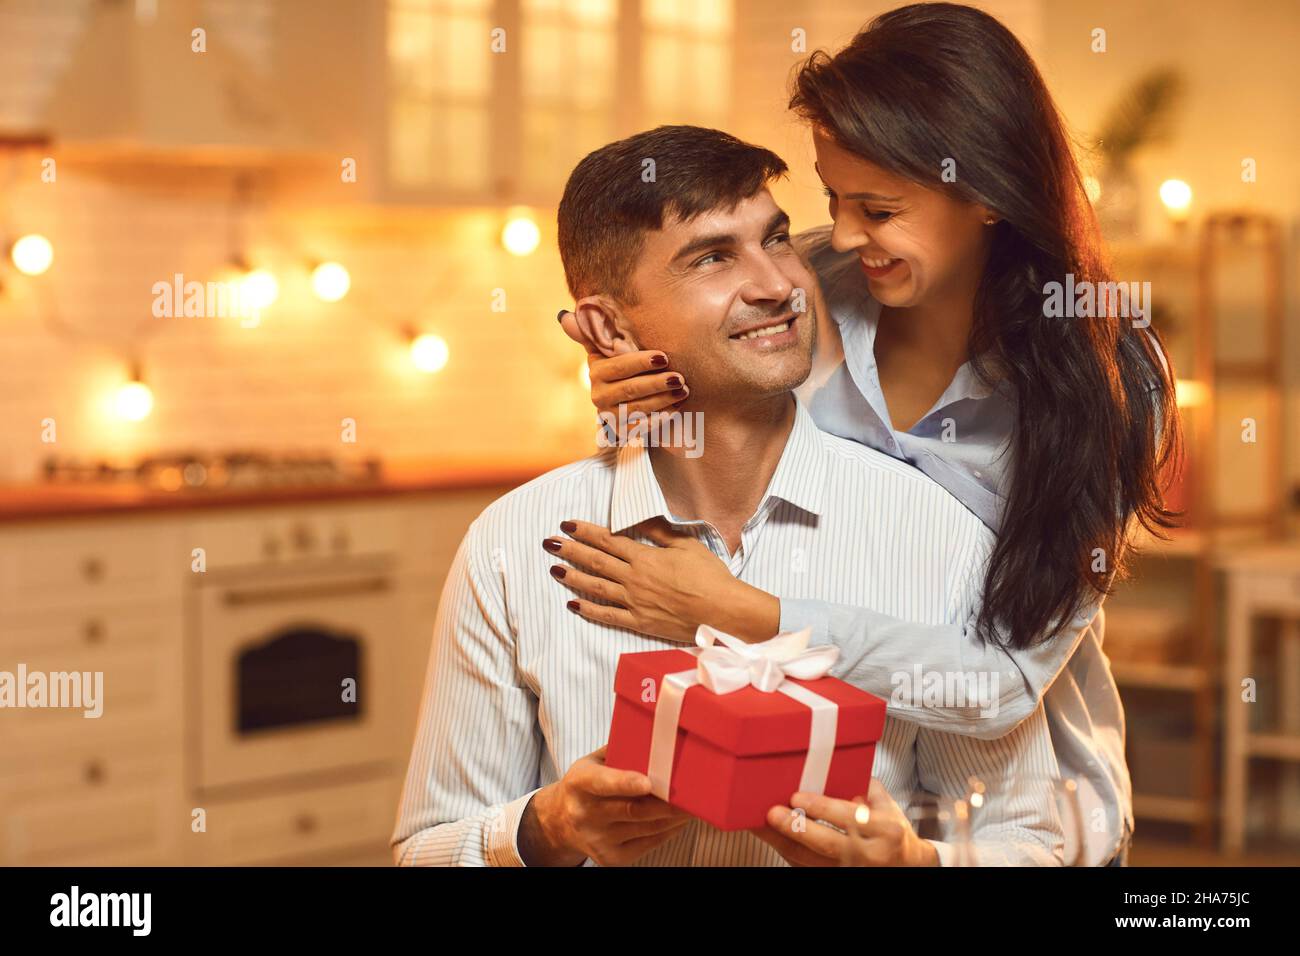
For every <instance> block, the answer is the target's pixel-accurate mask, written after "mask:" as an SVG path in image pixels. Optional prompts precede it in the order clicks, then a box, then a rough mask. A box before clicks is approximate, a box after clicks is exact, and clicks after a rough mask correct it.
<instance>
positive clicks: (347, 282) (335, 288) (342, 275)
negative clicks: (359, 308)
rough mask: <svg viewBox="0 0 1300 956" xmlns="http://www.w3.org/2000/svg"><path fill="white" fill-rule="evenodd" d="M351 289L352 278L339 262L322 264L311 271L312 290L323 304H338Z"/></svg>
mask: <svg viewBox="0 0 1300 956" xmlns="http://www.w3.org/2000/svg"><path fill="white" fill-rule="evenodd" d="M350 288H352V277H351V276H350V275H348V270H347V269H345V268H344V267H343V266H342V265H340V264H339V263H337V262H322V263H320V264H319V265H317V266H316V268H314V269H312V271H311V289H312V291H313V292H314V293H316V298H318V299H320V300H321V301H322V302H337V301H339V299H341V298H343V297H344V296H345V295H347V294H348V289H350Z"/></svg>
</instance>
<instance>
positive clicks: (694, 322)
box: [624, 189, 815, 403]
mask: <svg viewBox="0 0 1300 956" xmlns="http://www.w3.org/2000/svg"><path fill="white" fill-rule="evenodd" d="M789 229H790V219H789V217H788V216H787V215H786V214H785V213H784V212H782V211H781V209H780V208H779V207H778V206H777V204H776V202H775V201H774V200H773V199H772V196H771V194H770V193H769V192H768V191H767V190H766V189H762V190H760V191H759V192H758V193H756V194H755V195H754V196H751V197H750V198H749V199H746V200H743V201H742V202H741V203H740V204H739V205H737V206H736V208H735V209H733V210H731V211H724V210H713V211H710V212H706V213H703V214H701V215H700V216H697V217H696V218H695V219H692V220H691V221H690V222H682V221H680V220H679V219H677V218H676V217H673V218H671V219H669V220H668V221H666V222H665V223H664V227H663V228H662V229H660V230H657V231H654V232H649V233H646V236H645V243H644V246H643V248H642V252H641V256H640V258H639V259H638V261H637V265H636V268H635V269H634V270H633V272H632V276H631V285H632V289H633V291H634V292H635V294H636V296H637V304H636V305H634V306H630V307H627V308H625V309H624V316H625V319H626V323H627V325H628V326H629V331H631V332H632V335H633V338H634V339H635V340H636V342H637V343H638V345H639V346H640V347H641V348H653V349H660V350H662V351H663V352H665V353H666V354H667V355H668V357H669V361H670V363H671V365H672V368H673V369H675V370H678V371H680V372H682V373H683V374H684V376H685V378H686V381H687V382H688V383H689V385H690V390H691V399H692V401H693V402H694V403H699V402H701V401H709V400H713V399H718V398H721V399H724V400H730V399H732V398H739V397H745V396H749V397H764V396H768V395H773V394H779V393H781V392H788V391H790V390H791V389H793V388H794V387H795V386H796V385H798V384H799V383H800V382H802V381H803V380H804V379H805V378H807V377H808V373H809V371H810V369H811V363H812V346H813V329H814V326H815V322H814V320H813V318H812V301H813V282H814V281H815V280H814V278H813V276H812V274H811V273H810V272H809V271H808V269H807V268H806V267H805V266H804V263H803V261H802V260H801V259H800V258H799V256H798V255H797V254H796V253H795V251H794V248H793V247H792V246H791V244H790V233H789ZM796 290H802V295H801V296H798V297H797V296H796ZM800 298H801V299H802V304H800V303H799V301H798V300H799V299H800ZM796 306H797V307H799V308H800V309H801V311H799V312H795V311H794V310H795V308H796Z"/></svg>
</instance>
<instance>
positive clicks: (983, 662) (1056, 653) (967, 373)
mask: <svg viewBox="0 0 1300 956" xmlns="http://www.w3.org/2000/svg"><path fill="white" fill-rule="evenodd" d="M796 243H797V244H798V246H799V248H800V251H801V252H802V253H803V254H804V256H805V257H806V258H807V259H808V261H809V263H810V264H811V265H812V267H813V269H814V270H815V271H816V273H817V277H818V280H819V282H820V284H821V288H822V293H823V298H824V301H825V302H826V306H827V308H828V309H829V311H830V314H831V317H832V318H833V319H834V321H835V323H836V325H837V326H838V327H839V331H840V336H841V338H842V340H843V344H844V361H843V363H842V364H841V365H840V366H839V367H838V368H837V369H836V370H835V371H834V372H833V373H832V374H831V376H830V377H829V378H828V379H826V381H825V382H824V383H823V384H822V385H821V386H820V387H819V388H817V390H816V391H815V392H813V393H812V394H811V396H810V397H809V409H810V411H811V413H812V415H813V418H814V420H816V422H817V425H818V427H820V428H822V429H824V430H826V431H828V432H830V433H832V434H834V435H838V436H840V437H842V438H848V439H850V440H852V441H855V442H859V443H861V444H864V445H868V446H870V447H872V448H875V449H877V450H878V451H882V452H884V453H885V454H887V455H889V456H891V457H893V458H895V459H897V460H899V461H901V462H905V463H907V464H908V465H911V466H912V467H914V468H916V469H918V470H919V471H921V472H923V473H924V474H926V475H928V476H929V477H930V478H932V479H933V480H934V481H935V482H937V483H938V484H940V485H942V486H943V487H944V488H946V489H948V491H949V492H951V493H952V495H953V496H954V497H956V498H957V499H958V500H959V501H961V502H962V503H963V504H964V505H965V506H966V507H967V508H969V509H970V511H971V512H972V513H973V514H975V515H976V516H977V517H978V518H979V519H980V520H981V521H982V522H983V523H984V524H985V525H986V526H987V527H989V528H990V529H992V530H993V531H995V532H996V531H997V530H998V529H999V527H1000V524H1001V514H1002V509H1003V507H1004V505H1005V501H1006V498H1005V493H1004V489H1005V488H1006V485H1007V482H1008V477H1007V476H1008V466H1009V461H1010V456H1011V455H1012V454H1013V452H1014V447H1013V443H1012V441H1011V439H1012V435H1013V431H1014V426H1015V421H1016V408H1015V398H1014V394H1012V392H1011V390H1010V388H1009V387H1008V386H1006V385H1005V384H1002V383H999V385H998V386H997V387H993V388H990V387H989V386H987V385H985V384H984V383H983V382H981V381H980V380H979V378H978V377H977V376H976V375H975V373H974V371H973V370H972V369H971V367H970V364H969V363H966V364H963V365H962V366H961V368H960V369H958V371H957V374H956V375H955V376H954V378H953V381H952V383H951V384H950V385H949V386H948V388H947V389H946V390H945V391H944V393H943V395H942V396H941V397H940V398H939V400H938V401H937V402H936V403H935V405H934V407H933V408H932V409H931V410H930V411H929V412H927V413H926V414H925V415H924V416H923V417H922V418H921V419H920V421H918V422H917V423H916V424H915V425H913V426H912V427H911V428H910V429H908V430H907V431H902V432H900V431H898V430H896V429H895V428H894V427H893V424H892V422H891V421H890V418H889V409H888V407H887V406H886V404H885V400H884V395H883V393H882V391H881V387H880V376H879V373H878V371H877V368H876V358H875V336H876V326H877V323H878V321H879V318H880V303H879V302H878V301H877V300H876V299H874V298H873V297H872V295H871V293H870V290H869V287H868V284H867V278H866V276H865V275H864V274H863V272H862V270H861V268H860V267H859V260H858V257H857V255H856V254H855V253H853V252H847V253H837V252H835V250H833V249H832V248H831V246H830V227H829V226H822V227H819V228H817V229H810V230H808V231H806V232H804V233H802V234H800V235H799V236H797V237H796ZM777 596H778V597H779V598H781V630H783V631H791V630H798V629H800V628H802V627H805V626H808V627H811V628H812V629H813V642H814V643H834V644H836V645H838V646H839V647H840V651H841V655H840V660H839V663H837V664H836V666H835V668H834V669H833V670H832V672H831V673H832V674H834V675H835V676H837V677H840V678H842V679H844V680H847V681H850V682H851V683H854V684H856V685H858V686H859V687H861V688H863V689H864V690H866V691H868V692H869V693H874V694H882V695H883V694H884V693H885V692H886V691H887V690H888V688H889V682H890V680H891V679H892V676H893V675H895V674H897V673H898V672H899V670H900V669H901V668H907V667H912V666H913V664H914V663H920V664H921V665H922V666H924V667H925V669H927V670H930V671H935V672H968V671H972V670H976V671H1001V672H1003V674H1004V679H1003V680H1002V682H1001V687H1002V690H1003V700H1002V701H1001V705H1000V707H999V708H998V710H997V713H996V715H993V716H988V715H985V716H981V715H980V714H977V713H974V712H973V711H970V710H967V711H962V710H960V709H953V708H943V707H935V708H925V709H921V710H912V711H909V712H908V713H907V714H905V715H900V716H905V719H909V720H918V721H920V722H921V723H922V724H923V725H925V726H929V727H933V728H935V729H939V730H945V731H953V730H956V729H958V727H957V726H956V725H957V724H959V723H967V724H972V723H973V724H974V726H973V727H969V726H968V728H967V729H968V730H971V731H973V732H974V733H976V734H977V735H979V736H980V737H984V738H987V739H992V738H996V737H999V736H1001V735H1002V734H1005V733H1007V732H1009V731H1010V730H1011V729H1012V728H1014V727H1015V726H1016V724H1017V722H1018V721H1019V720H1020V719H1021V718H1023V717H1025V716H1028V715H1030V714H1032V713H1034V711H1035V709H1036V707H1037V705H1038V703H1039V702H1040V700H1041V702H1042V703H1043V705H1044V707H1045V709H1046V713H1047V719H1048V725H1049V727H1050V729H1051V733H1052V741H1053V746H1054V747H1055V750H1056V756H1057V762H1058V764H1059V765H1060V768H1061V773H1062V774H1063V775H1065V776H1067V777H1073V778H1075V779H1076V781H1077V782H1078V784H1079V793H1080V802H1081V804H1082V806H1083V813H1084V821H1085V839H1086V841H1087V844H1086V848H1085V854H1084V860H1083V862H1085V863H1089V864H1093V865H1097V864H1101V863H1105V862H1106V861H1108V860H1109V859H1110V858H1111V857H1112V856H1113V855H1114V854H1115V853H1116V851H1117V850H1118V849H1119V848H1120V846H1121V845H1122V844H1123V842H1124V840H1125V839H1126V837H1127V835H1128V834H1129V833H1131V831H1132V828H1133V791H1132V784H1131V782H1130V779H1129V772H1128V764H1127V762H1126V761H1125V757H1124V733H1125V728H1124V710H1123V707H1122V705H1121V703H1120V698H1119V689H1118V687H1117V686H1116V684H1115V679H1114V677H1113V676H1112V674H1111V671H1110V663H1109V661H1108V660H1107V658H1106V655H1105V654H1104V653H1103V652H1102V640H1103V636H1104V632H1105V613H1104V611H1103V610H1102V608H1101V604H1102V602H1101V601H1095V602H1094V603H1092V604H1091V605H1090V606H1088V607H1086V608H1085V609H1084V610H1083V612H1082V613H1081V614H1079V615H1078V616H1077V617H1076V618H1075V619H1074V620H1073V621H1072V622H1071V623H1070V625H1069V626H1068V627H1067V628H1066V630H1065V631H1064V632H1063V633H1061V634H1060V635H1058V636H1057V638H1056V639H1054V640H1053V641H1050V642H1048V643H1047V644H1046V645H1043V644H1040V645H1038V646H1036V647H1033V648H1029V649H1027V650H1022V651H1010V652H1008V651H1005V650H1003V649H1001V648H999V647H996V646H994V645H992V644H985V643H984V642H982V641H980V640H979V638H978V636H977V635H976V633H975V629H974V626H973V625H974V620H973V619H972V620H970V621H969V622H968V623H967V624H966V625H965V626H951V625H946V626H937V627H936V626H926V625H921V624H916V623H913V622H909V621H905V620H901V619H898V618H893V617H889V616H886V615H882V614H879V613H878V612H876V611H874V610H870V609H867V608H862V607H853V606H851V605H849V604H845V603H834V602H826V601H810V600H806V599H799V598H797V597H788V596H785V595H781V594H778V595H777ZM1008 674H1011V675H1014V676H1015V677H1017V678H1018V679H1006V676H1007V675H1008Z"/></svg>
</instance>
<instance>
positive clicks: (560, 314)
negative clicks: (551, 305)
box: [555, 309, 569, 322]
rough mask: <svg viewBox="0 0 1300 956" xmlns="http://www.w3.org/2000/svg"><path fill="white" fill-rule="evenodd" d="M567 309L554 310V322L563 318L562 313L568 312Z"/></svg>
mask: <svg viewBox="0 0 1300 956" xmlns="http://www.w3.org/2000/svg"><path fill="white" fill-rule="evenodd" d="M568 311H569V310H568V309H561V310H560V311H559V312H556V313H555V321H556V322H559V321H560V320H561V319H563V318H564V313H565V312H568Z"/></svg>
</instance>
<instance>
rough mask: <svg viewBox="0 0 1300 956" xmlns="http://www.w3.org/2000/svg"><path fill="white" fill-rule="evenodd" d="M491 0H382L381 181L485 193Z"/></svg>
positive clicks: (413, 186) (489, 86) (408, 187)
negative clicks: (384, 152)
mask: <svg viewBox="0 0 1300 956" xmlns="http://www.w3.org/2000/svg"><path fill="white" fill-rule="evenodd" d="M491 12H492V3H491V0H389V5H388V36H387V52H388V71H389V76H388V89H389V114H388V123H389V130H388V176H389V181H390V182H391V183H392V184H393V185H394V186H397V187H400V188H406V189H410V188H429V187H433V186H438V187H445V188H448V189H452V190H478V189H484V188H486V187H487V183H488V178H489V172H490V170H489V163H488V147H489V143H490V136H489V100H490V93H491V83H492V76H491V62H490V57H491V56H492V53H491V50H490V47H489V32H490V30H491V28H492V26H491V24H490V22H489V21H490V14H491Z"/></svg>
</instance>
